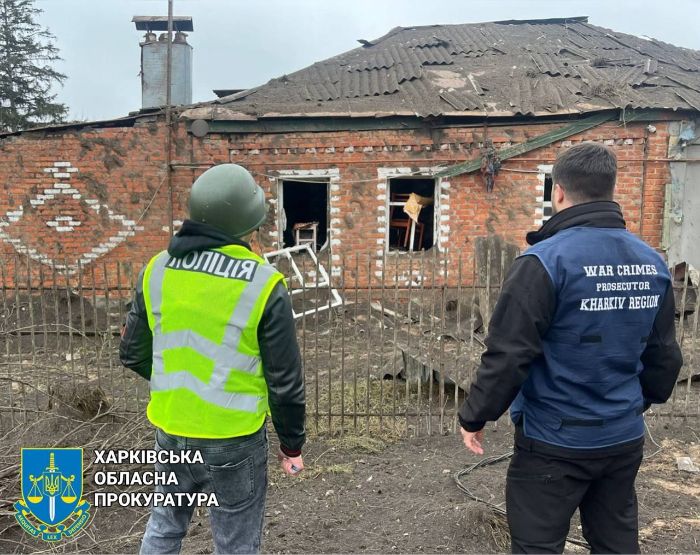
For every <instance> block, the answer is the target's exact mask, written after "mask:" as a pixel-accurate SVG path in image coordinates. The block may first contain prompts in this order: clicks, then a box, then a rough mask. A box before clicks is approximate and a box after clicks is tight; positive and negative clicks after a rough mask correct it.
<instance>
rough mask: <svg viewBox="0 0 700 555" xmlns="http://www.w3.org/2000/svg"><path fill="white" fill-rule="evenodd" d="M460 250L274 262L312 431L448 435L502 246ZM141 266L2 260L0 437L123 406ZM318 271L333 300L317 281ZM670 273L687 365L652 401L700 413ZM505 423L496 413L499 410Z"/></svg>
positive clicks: (688, 334) (140, 403)
mask: <svg viewBox="0 0 700 555" xmlns="http://www.w3.org/2000/svg"><path fill="white" fill-rule="evenodd" d="M482 247H483V248H481V250H478V249H477V250H478V252H475V253H474V254H473V255H472V254H471V253H466V252H465V253H461V252H458V251H443V252H438V251H437V249H432V250H430V251H424V252H416V253H409V252H394V251H392V252H373V253H362V252H354V253H343V254H342V255H338V254H335V255H334V254H331V252H330V250H329V249H325V250H322V251H321V252H319V253H317V259H316V260H315V261H314V260H312V259H311V258H309V257H308V256H306V255H304V254H303V253H302V254H299V255H298V256H295V258H294V261H295V263H296V266H297V268H298V269H299V272H300V273H301V275H302V277H303V279H301V280H300V279H299V278H298V277H297V276H296V275H295V274H294V272H293V271H292V267H291V266H290V262H289V261H287V262H285V261H284V260H280V261H279V263H278V267H279V269H280V270H281V271H282V272H283V273H284V274H285V276H286V278H287V284H288V286H289V288H290V289H291V290H293V291H295V294H294V295H293V296H292V303H293V306H294V307H295V311H296V312H297V313H306V315H305V316H303V317H300V318H298V319H297V321H296V325H297V332H298V338H299V345H300V349H301V352H302V358H303V361H304V366H305V377H306V388H307V406H308V410H307V414H308V429H309V430H310V431H311V432H312V433H314V434H320V435H334V436H339V435H344V434H349V435H353V436H354V435H369V436H384V435H391V436H394V437H411V436H419V435H429V434H441V433H447V432H451V433H454V432H456V431H457V429H458V420H457V410H458V408H459V405H460V404H461V402H462V401H463V400H464V397H465V394H466V391H467V390H468V387H469V384H470V383H471V380H473V378H474V374H475V371H476V369H477V367H478V363H479V356H480V354H481V353H482V352H483V349H484V339H485V336H486V333H487V331H488V321H489V318H490V314H491V311H492V310H493V307H494V304H495V300H496V298H497V296H498V293H499V290H500V287H501V283H502V281H503V278H504V276H505V275H506V273H507V270H508V267H509V265H510V262H511V260H512V256H511V254H509V253H507V252H506V251H505V250H504V249H502V248H499V247H498V246H497V245H495V246H494V244H492V243H490V242H489V241H486V242H485V243H484V244H483V245H482ZM139 270H140V266H132V265H131V264H130V263H128V262H96V263H91V264H87V265H81V264H78V265H77V266H68V264H67V263H65V262H62V263H60V264H58V265H46V264H43V263H40V262H37V261H34V260H31V259H28V258H27V257H24V256H20V255H16V256H5V257H3V258H0V310H1V311H2V318H0V435H2V434H4V433H6V432H7V431H9V430H11V429H13V428H15V427H17V426H21V425H25V424H26V423H27V422H32V421H36V420H38V419H41V418H42V415H45V414H48V413H57V414H61V415H64V416H65V417H68V418H73V419H78V420H80V419H83V420H84V419H90V418H94V417H95V416H98V415H99V414H100V413H101V412H109V413H110V414H112V415H114V414H117V415H122V416H123V415H129V414H131V415H133V414H137V413H140V412H142V411H143V410H144V409H145V405H146V403H147V400H148V384H147V383H146V382H145V381H144V380H142V379H141V378H140V377H138V376H137V375H136V374H134V373H133V372H131V371H129V370H126V369H124V368H122V367H121V365H120V364H119V359H118V353H117V350H118V344H119V334H120V328H121V324H122V322H123V320H124V317H125V314H126V311H127V310H128V306H129V302H130V299H131V294H132V291H133V287H134V283H135V280H136V277H137V275H138V271H139ZM324 272H327V274H328V275H329V276H331V278H332V285H333V287H335V288H336V289H337V291H338V293H339V295H340V298H341V303H340V304H339V305H338V306H335V307H333V308H330V309H328V308H327V307H328V304H329V303H330V302H331V300H332V298H333V296H332V294H331V291H330V290H329V288H328V287H318V286H317V283H320V281H321V279H322V275H323V273H324ZM684 275H685V278H684V279H682V280H681V281H678V280H676V282H675V283H674V288H675V295H676V305H677V313H678V314H677V336H678V341H679V343H680V344H681V347H682V350H683V354H684V358H685V365H684V367H683V370H682V371H681V375H680V376H679V380H678V383H677V386H676V388H675V389H674V391H673V394H672V397H671V399H670V400H669V402H668V403H667V404H666V405H662V406H655V407H653V409H652V412H651V413H650V414H651V415H652V416H653V417H658V418H664V419H681V420H687V419H697V418H700V352H699V349H700V331H699V313H700V310H699V308H700V307H698V304H697V303H698V301H697V299H698V297H699V296H700V291H699V288H698V279H697V276H696V277H695V279H694V280H692V281H691V280H690V279H689V278H688V275H690V272H688V273H684ZM506 421H507V420H506Z"/></svg>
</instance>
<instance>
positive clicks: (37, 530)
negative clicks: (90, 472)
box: [15, 448, 90, 542]
mask: <svg viewBox="0 0 700 555" xmlns="http://www.w3.org/2000/svg"><path fill="white" fill-rule="evenodd" d="M21 476H22V499H21V500H19V501H17V502H16V503H15V509H16V511H17V512H16V513H15V518H16V519H17V522H19V524H20V526H21V527H22V528H24V530H25V531H26V532H27V533H29V534H31V535H32V536H34V537H41V539H43V540H45V541H50V542H54V541H58V540H60V539H61V538H62V537H63V536H67V537H71V536H74V535H75V534H76V533H77V532H78V531H79V530H80V529H82V528H83V526H85V524H87V522H88V520H89V519H90V513H89V509H90V504H89V503H88V502H87V501H85V500H84V499H82V495H83V450H82V449H59V448H53V449H22V472H21Z"/></svg>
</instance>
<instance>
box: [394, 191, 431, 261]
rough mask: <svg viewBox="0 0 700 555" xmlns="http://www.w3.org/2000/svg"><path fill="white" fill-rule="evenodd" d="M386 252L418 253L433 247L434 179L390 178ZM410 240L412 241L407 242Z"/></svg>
mask: <svg viewBox="0 0 700 555" xmlns="http://www.w3.org/2000/svg"><path fill="white" fill-rule="evenodd" d="M388 190H389V194H388V195H387V197H388V199H387V200H388V210H387V214H388V218H389V225H388V227H387V235H388V240H387V243H386V244H387V250H389V251H420V250H428V249H430V248H432V247H433V246H434V245H435V242H436V233H435V211H436V209H437V207H436V202H437V198H436V194H435V193H436V187H435V179H430V178H394V179H390V180H389V184H388ZM411 238H413V241H411Z"/></svg>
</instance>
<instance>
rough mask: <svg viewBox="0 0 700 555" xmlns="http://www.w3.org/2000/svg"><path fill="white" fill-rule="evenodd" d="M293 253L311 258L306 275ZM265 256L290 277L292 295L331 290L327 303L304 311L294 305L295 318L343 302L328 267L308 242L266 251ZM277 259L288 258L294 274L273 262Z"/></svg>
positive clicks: (333, 306) (316, 312) (315, 312)
mask: <svg viewBox="0 0 700 555" xmlns="http://www.w3.org/2000/svg"><path fill="white" fill-rule="evenodd" d="M292 254H296V255H301V254H305V255H308V256H309V257H310V258H311V263H312V266H311V269H310V270H309V271H306V272H305V273H306V275H304V274H303V273H302V272H301V271H300V270H299V266H298V265H297V263H296V261H295V260H294V257H293V256H292ZM264 257H265V260H266V261H267V262H269V263H270V264H272V265H273V266H275V267H276V268H277V269H278V270H279V271H281V272H282V273H283V274H284V275H285V277H286V278H287V279H288V283H289V285H290V294H291V295H292V296H294V295H298V294H303V293H304V292H305V291H306V290H307V289H323V288H325V289H328V291H329V292H330V296H329V298H328V300H327V302H326V303H325V304H319V305H316V306H315V307H313V308H311V309H307V310H303V311H302V312H296V311H295V310H294V307H293V306H292V311H293V312H294V318H295V319H298V318H302V317H303V316H306V315H308V314H318V313H319V312H321V311H323V310H328V309H330V308H335V307H337V306H340V305H341V304H343V300H342V299H341V298H340V295H339V294H338V290H337V289H334V288H333V287H331V281H330V278H329V277H328V272H326V269H325V268H324V267H323V264H321V263H320V262H319V261H318V258H317V257H316V253H315V252H314V251H313V249H312V248H311V246H310V245H309V244H308V243H305V244H303V245H297V246H295V247H289V248H286V249H280V250H277V251H272V252H268V253H265V255H264ZM275 259H278V260H279V259H282V260H287V262H288V263H289V268H290V269H291V270H292V275H288V274H287V272H285V271H284V269H283V268H280V266H279V261H277V262H273V260H275ZM319 274H320V280H319ZM309 278H311V279H312V280H313V281H309Z"/></svg>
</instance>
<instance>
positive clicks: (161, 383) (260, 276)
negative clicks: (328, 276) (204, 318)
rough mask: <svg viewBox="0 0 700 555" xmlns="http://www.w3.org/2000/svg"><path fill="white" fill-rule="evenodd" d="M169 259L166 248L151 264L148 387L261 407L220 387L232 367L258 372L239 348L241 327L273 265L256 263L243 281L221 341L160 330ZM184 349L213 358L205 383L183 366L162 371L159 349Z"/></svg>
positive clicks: (254, 360)
mask: <svg viewBox="0 0 700 555" xmlns="http://www.w3.org/2000/svg"><path fill="white" fill-rule="evenodd" d="M169 261H170V256H169V255H168V253H167V252H163V253H161V254H160V255H159V256H158V257H157V258H156V259H155V260H154V261H153V264H152V268H151V273H150V278H149V293H150V300H151V314H152V315H153V372H152V374H151V381H150V387H151V390H152V391H168V390H174V389H177V388H185V389H188V390H190V391H192V392H193V393H195V394H196V395H197V396H198V397H200V398H201V399H203V400H205V401H207V402H209V403H212V404H215V405H218V406H220V407H222V408H227V409H235V410H240V411H244V412H249V413H258V412H259V411H260V407H259V403H260V401H261V400H262V398H261V397H258V396H253V395H245V394H241V393H233V392H227V391H224V385H225V383H226V381H227V379H228V377H229V374H230V372H231V369H235V370H239V371H242V372H246V373H249V374H255V373H256V372H257V368H258V365H259V364H260V358H259V357H256V356H251V355H246V354H244V353H241V352H239V350H238V347H239V344H240V340H241V330H242V329H243V328H245V327H246V324H247V323H248V320H249V319H250V316H251V314H252V311H253V308H254V306H255V303H256V302H257V300H258V298H259V297H260V295H261V294H262V292H263V290H264V289H265V287H266V285H267V284H268V282H269V280H270V278H272V277H273V276H274V274H275V269H274V268H272V267H270V266H266V265H264V264H260V265H259V266H258V268H257V271H256V272H255V275H254V277H253V279H252V281H250V282H248V283H247V284H246V285H245V288H244V290H243V292H242V293H241V296H240V299H239V302H238V303H237V305H236V307H235V309H234V311H233V314H232V315H231V317H230V319H229V321H228V325H227V326H226V331H225V334H224V337H223V341H222V342H221V344H220V345H219V344H217V343H214V342H213V341H211V340H210V339H208V338H206V337H203V336H202V335H199V334H198V333H197V332H195V331H192V330H179V331H174V332H169V333H163V332H162V330H161V316H162V312H161V304H162V298H163V290H162V287H163V279H164V277H165V272H166V265H167V264H168V262H169ZM179 347H189V348H191V349H192V350H194V351H196V352H197V353H199V354H200V355H202V356H204V357H206V358H208V359H210V360H212V361H214V364H215V366H214V370H213V372H212V375H211V379H210V380H209V382H206V383H205V382H203V381H202V380H200V379H199V378H198V377H197V376H195V375H193V374H192V373H190V372H188V371H187V370H180V371H176V372H168V373H166V372H165V364H164V360H163V352H164V351H166V350H168V349H174V348H179Z"/></svg>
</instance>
